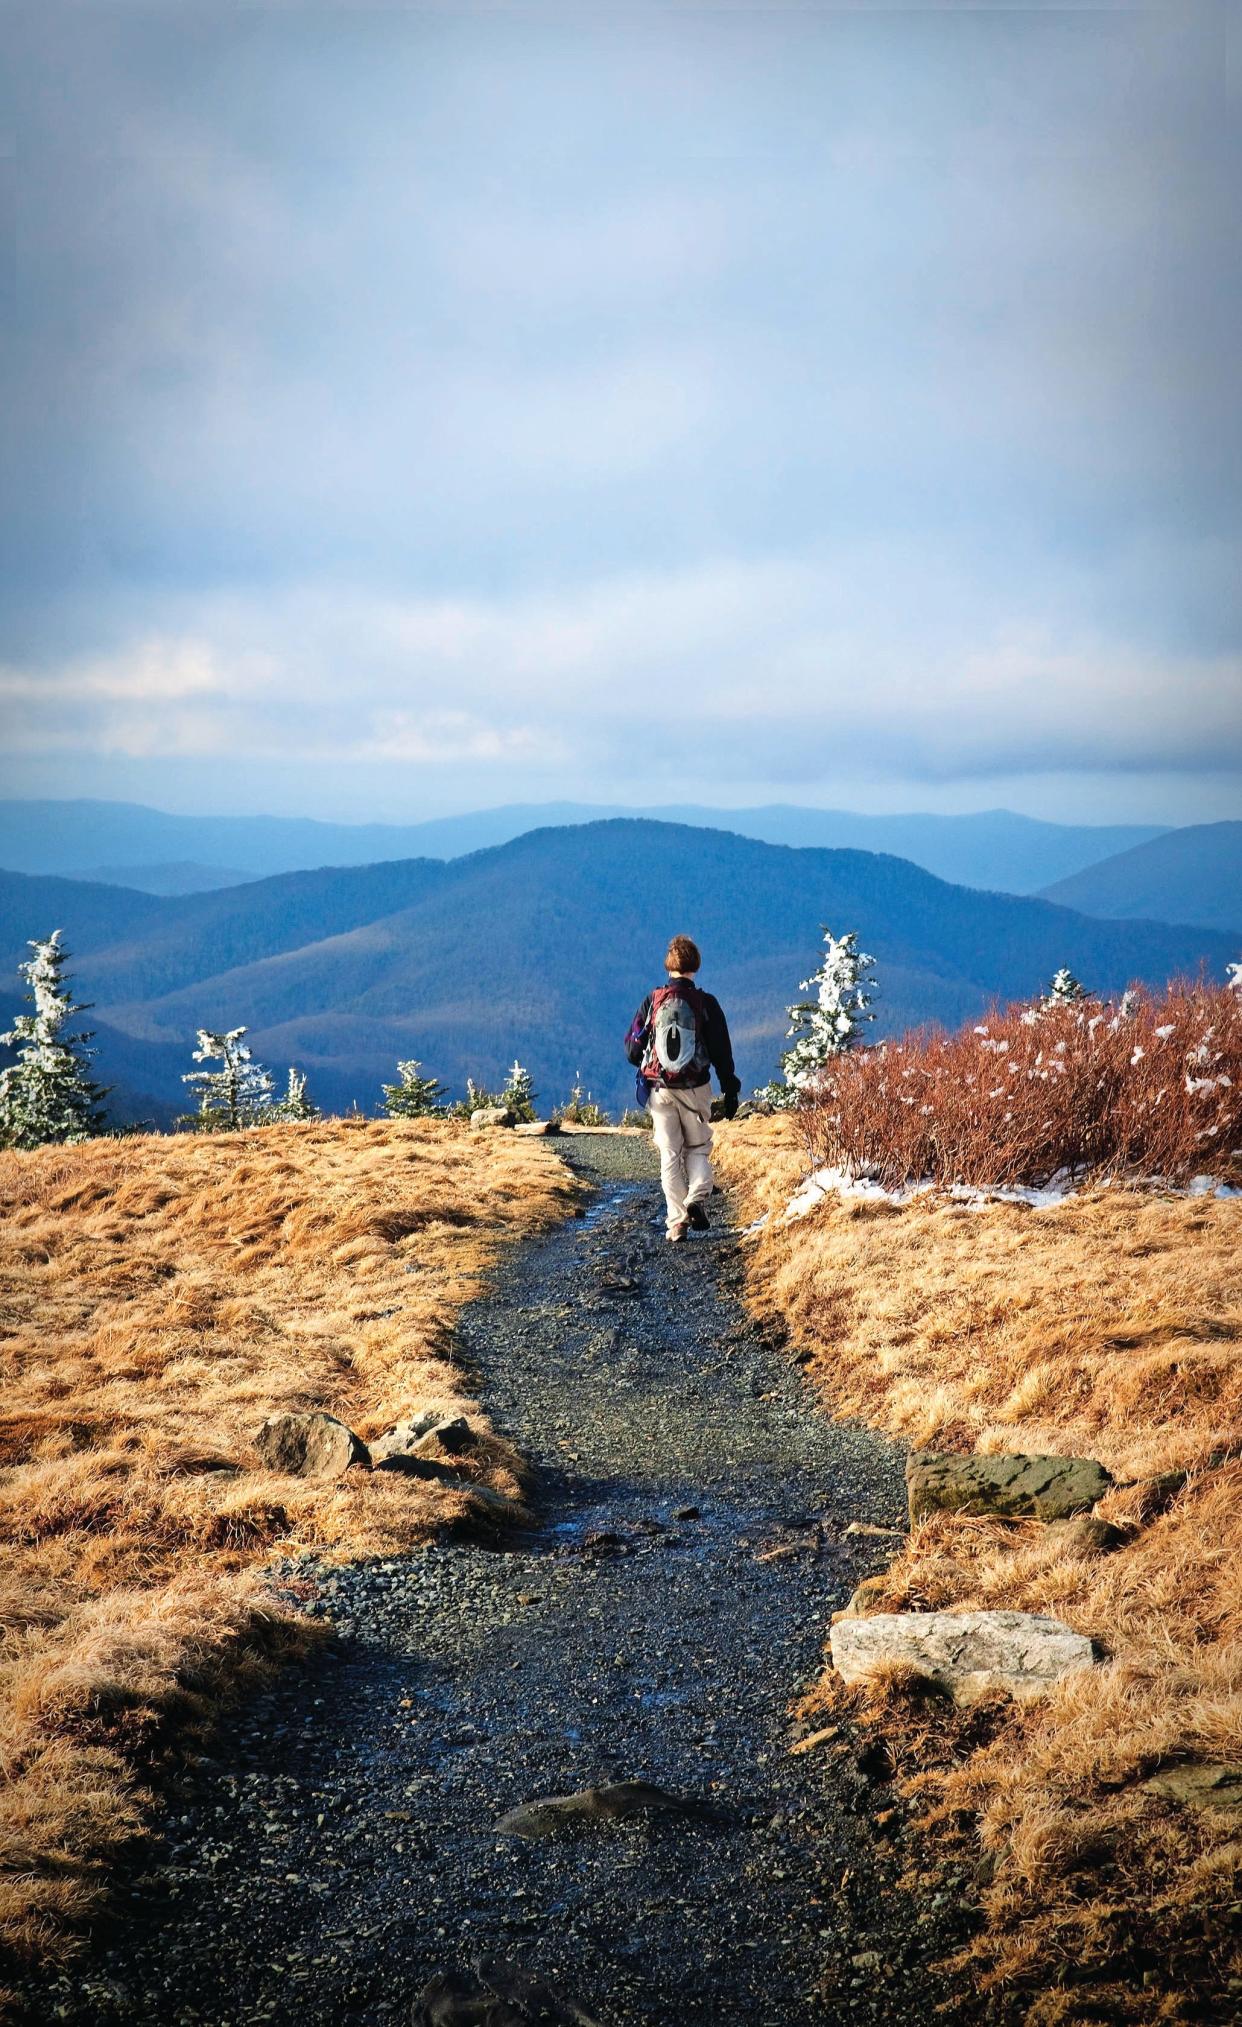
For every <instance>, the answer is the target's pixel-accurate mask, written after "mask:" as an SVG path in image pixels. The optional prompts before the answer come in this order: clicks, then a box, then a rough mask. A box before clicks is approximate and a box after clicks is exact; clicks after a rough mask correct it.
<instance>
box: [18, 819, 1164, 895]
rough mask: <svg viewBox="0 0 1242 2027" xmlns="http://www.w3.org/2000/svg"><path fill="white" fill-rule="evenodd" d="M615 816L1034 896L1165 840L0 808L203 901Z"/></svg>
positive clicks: (61, 852) (1096, 829)
mask: <svg viewBox="0 0 1242 2027" xmlns="http://www.w3.org/2000/svg"><path fill="white" fill-rule="evenodd" d="M610 817H633V818H638V819H643V820H651V821H657V822H668V823H681V824H693V825H695V826H696V827H706V828H709V829H713V830H730V831H733V832H735V833H736V834H737V835H738V836H741V837H750V838H758V839H760V840H761V841H763V842H764V843H767V844H777V845H799V846H814V847H817V848H819V849H829V850H838V849H846V850H855V851H868V852H892V853H894V854H895V855H896V856H897V857H898V858H903V859H910V860H912V861H913V863H914V864H915V865H916V866H922V867H923V868H924V869H925V870H926V871H927V872H931V873H935V874H936V875H937V876H938V877H939V878H940V879H942V880H951V881H954V882H956V883H957V884H959V885H961V886H967V887H984V888H989V889H993V890H1000V891H1001V892H1004V893H1010V894H1032V893H1035V892H1036V891H1037V890H1038V889H1039V888H1041V887H1045V886H1047V885H1048V884H1049V882H1050V881H1053V880H1061V879H1064V878H1065V877H1066V876H1067V875H1069V874H1071V873H1075V872H1078V871H1079V870H1080V869H1081V868H1082V867H1084V866H1089V865H1093V864H1095V862H1096V861H1097V860H1100V859H1105V858H1109V857H1111V856H1112V855H1113V854H1115V853H1118V852H1124V851H1127V850H1128V849H1129V848H1130V847H1131V846H1133V845H1137V844H1141V843H1143V842H1144V841H1145V840H1147V839H1149V838H1154V837H1157V836H1159V835H1160V829H1159V826H1158V825H1154V824H1099V825H1097V824H1057V823H1043V822H1040V821H1039V820H1038V819H1036V818H1034V817H1029V816H1017V815H1015V814H1014V812H1013V811H1012V810H1004V809H998V810H984V811H981V812H978V813H976V814H973V815H970V816H931V815H925V816H919V815H913V816H859V815H856V814H853V813H851V812H850V811H848V810H831V809H799V808H797V807H794V806H792V805H782V804H773V805H772V806H770V807H768V808H766V809H708V808H696V807H686V808H682V807H676V808H672V807H670V808H664V809H632V808H624V807H616V806H608V807H598V808H597V807H593V806H591V805H590V804H586V803H571V802H565V803H544V804H513V805H511V806H510V807H508V808H505V809H488V810H479V811H476V812H474V813H473V814H471V815H466V816H452V817H439V818H436V819H434V820H432V821H430V822H427V823H415V824H335V823H316V822H313V821H311V820H310V819H308V818H306V819H304V818H295V817H270V816H265V817H211V816H207V817H190V816H173V815H170V814H169V813H168V812H167V811H165V810H158V809H147V808H145V807H144V806H143V805H141V804H139V803H127V802H0V866H7V867H8V868H9V869H10V870H12V871H13V872H19V873H58V874H62V875H64V876H66V877H69V878H74V879H90V880H105V881H111V882H113V883H114V884H117V885H121V886H133V887H141V888H143V889H144V890H146V891H148V892H151V893H161V894H172V893H196V892H199V891H200V890H202V889H205V888H211V887H220V886H226V885H228V884H230V882H233V881H237V880H241V879H256V878H261V877H265V876H266V875H268V874H272V873H286V872H297V871H302V870H307V869H313V868H315V867H319V866H359V865H374V864H377V863H378V862H379V861H381V860H391V859H412V858H434V859H451V858H459V857H461V856H463V855H464V854H467V853H470V852H476V851H481V850H484V849H486V848H487V847H488V846H490V845H500V844H507V843H508V842H509V841H510V840H511V839H512V838H515V837H520V836H522V835H523V834H524V833H525V832H527V831H532V830H540V829H546V828H547V827H548V826H549V825H565V824H582V823H592V822H596V821H598V820H600V819H603V818H610ZM229 869H234V870H229ZM1174 919H1177V918H1176V917H1175V918H1174Z"/></svg>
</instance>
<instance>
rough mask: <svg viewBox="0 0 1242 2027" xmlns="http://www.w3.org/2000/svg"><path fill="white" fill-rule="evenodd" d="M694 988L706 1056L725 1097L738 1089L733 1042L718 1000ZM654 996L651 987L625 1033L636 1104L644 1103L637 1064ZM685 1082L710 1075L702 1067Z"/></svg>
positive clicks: (644, 1082)
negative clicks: (635, 1078)
mask: <svg viewBox="0 0 1242 2027" xmlns="http://www.w3.org/2000/svg"><path fill="white" fill-rule="evenodd" d="M668 983H669V984H670V985H674V984H676V983H677V981H676V980H675V979H670V980H669V981H668ZM694 989H695V993H696V994H697V996H698V1000H699V1003H700V1005H701V1006H702V1009H703V1029H704V1034H703V1040H704V1042H705V1043H706V1045H707V1054H708V1059H709V1061H710V1063H711V1066H712V1069H713V1070H714V1071H715V1072H716V1079H717V1082H718V1083H719V1085H720V1088H721V1090H722V1091H723V1093H724V1095H725V1097H726V1098H728V1097H730V1096H733V1095H735V1094H736V1093H737V1092H738V1091H740V1090H741V1088H742V1085H741V1080H740V1078H739V1077H738V1075H737V1072H736V1071H735V1070H734V1067H733V1044H732V1043H731V1041H730V1040H729V1024H728V1022H727V1021H726V1019H725V1017H724V1009H723V1008H722V1006H721V1004H720V1001H719V1000H718V999H714V998H713V997H712V995H711V993H710V992H704V990H703V988H702V986H701V985H696V986H695V988H694ZM654 997H655V988H653V989H652V991H651V992H649V993H648V994H647V997H646V999H645V1000H644V1001H643V1003H642V1005H641V1006H640V1007H639V1009H638V1012H637V1013H636V1014H635V1016H634V1018H633V1020H632V1021H631V1022H630V1025H629V1027H628V1028H627V1029H626V1035H625V1053H626V1055H627V1056H628V1057H629V1059H630V1061H631V1063H633V1065H634V1067H635V1069H636V1070H637V1071H638V1083H637V1086H636V1095H637V1097H638V1100H639V1103H640V1104H644V1105H645V1104H646V1102H647V1089H648V1087H647V1080H646V1078H645V1077H644V1076H643V1074H642V1067H641V1065H642V1060H643V1054H644V1051H645V1049H646V1038H647V1028H648V1025H649V1024H650V1021H651V1002H652V999H653V998H654ZM688 1081H689V1082H691V1083H697V1084H699V1085H703V1084H710V1083H711V1074H710V1072H709V1071H707V1070H704V1072H703V1074H702V1076H701V1077H697V1078H691V1079H689V1080H688Z"/></svg>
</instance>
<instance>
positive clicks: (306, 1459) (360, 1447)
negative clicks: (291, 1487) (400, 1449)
mask: <svg viewBox="0 0 1242 2027" xmlns="http://www.w3.org/2000/svg"><path fill="white" fill-rule="evenodd" d="M254 1447H255V1449H256V1450H257V1451H258V1453H259V1457H260V1459H261V1461H262V1462H263V1463H264V1464H265V1465H266V1467H267V1469H268V1470H269V1471H281V1472H283V1473H285V1475H286V1476H288V1477H290V1478H341V1477H343V1476H344V1474H345V1472H346V1471H348V1470H349V1469H350V1467H351V1466H353V1465H359V1466H361V1467H362V1468H363V1469H364V1470H366V1469H369V1467H370V1463H371V1455H370V1452H369V1451H368V1449H367V1446H366V1444H365V1443H364V1442H363V1441H362V1439H361V1437H360V1436H355V1434H354V1432H353V1430H352V1429H351V1428H350V1427H349V1426H348V1425H347V1424H346V1423H345V1422H342V1421H340V1420H339V1419H338V1418H337V1416H336V1415H327V1414H320V1413H311V1414H295V1415H269V1416H268V1419H267V1420H266V1421H265V1422H264V1424H263V1426H262V1428H261V1429H260V1430H259V1433H258V1435H257V1436H256V1437H255V1439H254Z"/></svg>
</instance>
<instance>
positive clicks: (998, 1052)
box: [798, 980, 1242, 1189]
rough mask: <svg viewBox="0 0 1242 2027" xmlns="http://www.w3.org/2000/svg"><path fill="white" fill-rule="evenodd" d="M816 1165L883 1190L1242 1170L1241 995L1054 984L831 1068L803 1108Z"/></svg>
mask: <svg viewBox="0 0 1242 2027" xmlns="http://www.w3.org/2000/svg"><path fill="white" fill-rule="evenodd" d="M798 1117H799V1121H800V1125H801V1128H802V1131H803V1134H804V1136H805V1139H806V1143H807V1148H808V1152H809V1153H810V1156H811V1159H812V1162H813V1165H814V1167H815V1168H817V1169H820V1168H839V1169H841V1170H843V1171H844V1172H845V1173H846V1174H848V1175H851V1176H865V1177H868V1178H872V1179H874V1180H875V1181H876V1182H878V1183H881V1184H882V1185H883V1186H884V1187H885V1188H888V1189H897V1188H901V1187H902V1186H904V1185H906V1184H909V1183H912V1182H919V1181H922V1180H930V1181H933V1182H938V1183H943V1184H953V1183H963V1184H967V1185H971V1186H975V1187H980V1188H997V1187H1005V1186H1015V1185H1026V1186H1032V1187H1035V1188H1039V1187H1042V1186H1043V1185H1044V1184H1046V1183H1047V1182H1049V1181H1050V1180H1051V1179H1052V1178H1053V1177H1054V1176H1060V1175H1069V1176H1082V1175H1086V1174H1091V1173H1108V1174H1111V1175H1117V1176H1143V1177H1158V1178H1163V1179H1165V1180H1167V1181H1169V1182H1186V1181H1188V1180H1189V1179H1190V1178H1191V1177H1192V1176H1195V1175H1210V1176H1213V1177H1215V1178H1216V1179H1217V1180H1220V1181H1232V1182H1239V1181H1242V993H1240V992H1238V991H1236V990H1234V989H1233V987H1232V986H1223V987H1215V986H1210V985H1206V984H1203V983H1191V982H1189V981H1186V980H1179V981H1176V982H1175V983H1174V984H1173V985H1171V986H1169V987H1168V989H1167V990H1166V991H1164V992H1163V993H1156V992H1151V991H1148V990H1145V989H1143V988H1141V987H1136V988H1132V989H1131V990H1130V991H1129V992H1127V993H1126V995H1125V996H1124V998H1123V1000H1122V1001H1121V1002H1120V1004H1119V1005H1116V1006H1113V1005H1110V1004H1109V1003H1108V1002H1106V1001H1104V1000H1101V999H1097V998H1093V997H1090V996H1087V997H1082V998H1074V997H1071V996H1069V995H1068V994H1050V995H1049V996H1048V997H1046V998H1044V999H1043V1000H1041V1001H1039V1002H1037V1003H1036V1005H1034V1006H1031V1007H1021V1006H1014V1007H1009V1008H1007V1009H1006V1010H1005V1011H1004V1012H999V1013H995V1014H993V1015H991V1016H990V1017H989V1018H988V1019H987V1020H986V1021H982V1022H980V1023H978V1024H977V1025H975V1026H968V1027H964V1028H962V1029H961V1030H960V1031H959V1032H958V1033H956V1034H944V1033H941V1032H937V1031H926V1032H921V1033H915V1034H913V1035H907V1036H906V1037H904V1038H903V1039H902V1040H901V1041H899V1042H888V1043H884V1044H882V1045H880V1046H879V1047H877V1048H872V1049H866V1050H859V1051H855V1052H852V1053H850V1054H848V1055H844V1056H842V1057H839V1058H838V1059H837V1060H836V1061H834V1062H832V1063H829V1064H827V1065H825V1067H824V1068H823V1069H822V1070H821V1071H820V1073H819V1075H818V1076H817V1077H816V1078H815V1080H814V1082H813V1084H812V1086H811V1087H810V1088H809V1089H808V1090H807V1091H806V1092H805V1093H804V1097H803V1102H802V1105H801V1107H800V1108H799V1113H798Z"/></svg>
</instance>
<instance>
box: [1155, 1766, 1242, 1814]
mask: <svg viewBox="0 0 1242 2027" xmlns="http://www.w3.org/2000/svg"><path fill="white" fill-rule="evenodd" d="M1143 1786H1144V1787H1145V1788H1146V1789H1147V1791H1148V1793H1149V1794H1152V1795H1159V1796H1160V1797H1161V1799H1162V1800H1163V1801H1166V1802H1179V1803H1180V1804H1181V1806H1182V1807H1183V1808H1186V1809H1219V1810H1221V1811H1222V1812H1223V1813H1225V1814H1227V1815H1231V1816H1242V1766H1234V1767H1227V1766H1213V1765H1209V1764H1206V1763H1204V1762H1203V1761H1200V1760H1192V1761H1188V1762H1187V1763H1186V1764H1185V1765H1183V1766H1180V1767H1165V1768H1164V1769H1163V1770H1162V1772H1160V1773H1158V1774H1153V1775H1152V1776H1151V1778H1150V1780H1146V1781H1144V1783H1143Z"/></svg>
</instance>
